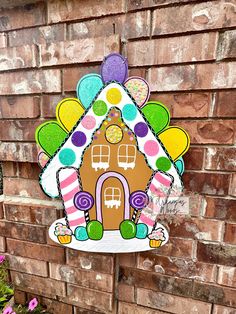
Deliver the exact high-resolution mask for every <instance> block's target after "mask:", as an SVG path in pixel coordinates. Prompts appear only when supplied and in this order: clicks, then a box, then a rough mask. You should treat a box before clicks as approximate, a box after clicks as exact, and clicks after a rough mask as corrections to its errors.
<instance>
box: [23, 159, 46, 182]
mask: <svg viewBox="0 0 236 314" xmlns="http://www.w3.org/2000/svg"><path fill="white" fill-rule="evenodd" d="M40 172H41V170H40V167H39V165H38V164H37V163H29V162H19V163H18V176H19V177H21V178H24V179H34V180H38V178H39V174H40Z"/></svg>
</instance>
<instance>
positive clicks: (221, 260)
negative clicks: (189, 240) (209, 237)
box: [197, 242, 236, 266]
mask: <svg viewBox="0 0 236 314" xmlns="http://www.w3.org/2000/svg"><path fill="white" fill-rule="evenodd" d="M197 259H198V260H199V261H202V262H206V263H213V264H221V265H226V266H236V248H235V247H234V246H230V245H220V244H215V243H208V242H198V245H197Z"/></svg>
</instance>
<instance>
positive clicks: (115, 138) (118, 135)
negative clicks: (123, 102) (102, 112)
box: [106, 125, 123, 144]
mask: <svg viewBox="0 0 236 314" xmlns="http://www.w3.org/2000/svg"><path fill="white" fill-rule="evenodd" d="M122 138H123V132H122V130H121V128H120V127H119V126H118V125H110V126H109V127H108V128H107V129H106V140H107V141H108V142H109V143H111V144H117V143H119V142H120V141H121V140H122Z"/></svg>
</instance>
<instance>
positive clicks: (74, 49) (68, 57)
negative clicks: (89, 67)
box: [40, 35, 120, 66]
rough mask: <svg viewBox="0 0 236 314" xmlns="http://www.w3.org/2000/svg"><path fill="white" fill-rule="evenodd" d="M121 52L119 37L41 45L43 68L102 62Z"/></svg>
mask: <svg viewBox="0 0 236 314" xmlns="http://www.w3.org/2000/svg"><path fill="white" fill-rule="evenodd" d="M85 47H86V48H85ZM119 50H120V38H119V36H118V35H113V36H110V37H98V38H86V39H80V40H73V41H66V42H63V41H60V42H58V43H51V44H46V45H40V56H41V66H51V65H61V64H73V63H84V62H96V61H102V60H103V58H104V56H105V55H107V54H109V53H111V52H119Z"/></svg>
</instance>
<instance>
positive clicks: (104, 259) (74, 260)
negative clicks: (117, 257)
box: [67, 249, 114, 274]
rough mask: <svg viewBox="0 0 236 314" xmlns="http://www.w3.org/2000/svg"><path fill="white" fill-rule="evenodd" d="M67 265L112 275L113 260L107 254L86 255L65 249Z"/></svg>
mask: <svg viewBox="0 0 236 314" xmlns="http://www.w3.org/2000/svg"><path fill="white" fill-rule="evenodd" d="M67 264H68V265H70V266H74V267H78V268H79V269H84V270H91V271H92V270H93V271H98V272H102V273H108V274H112V273H113V271H114V258H113V256H112V255H109V254H103V255H100V254H96V253H86V252H80V251H75V250H71V249H67Z"/></svg>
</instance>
